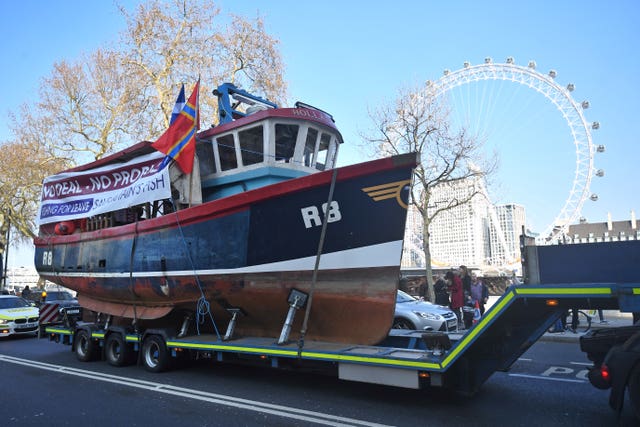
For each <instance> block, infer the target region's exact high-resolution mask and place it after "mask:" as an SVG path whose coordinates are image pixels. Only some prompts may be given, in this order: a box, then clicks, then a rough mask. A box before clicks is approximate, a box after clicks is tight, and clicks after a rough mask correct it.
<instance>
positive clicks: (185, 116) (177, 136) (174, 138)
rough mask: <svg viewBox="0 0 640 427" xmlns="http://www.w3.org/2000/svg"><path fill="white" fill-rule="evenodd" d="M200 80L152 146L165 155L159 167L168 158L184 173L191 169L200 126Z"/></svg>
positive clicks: (163, 164)
mask: <svg viewBox="0 0 640 427" xmlns="http://www.w3.org/2000/svg"><path fill="white" fill-rule="evenodd" d="M199 90H200V80H198V82H197V83H196V85H195V86H194V88H193V92H192V93H191V96H190V97H189V100H188V101H187V103H186V104H184V107H182V110H180V114H179V115H178V117H177V118H176V119H175V120H174V121H173V123H171V124H170V125H169V129H167V130H166V131H165V133H163V134H162V136H161V137H160V138H158V140H157V141H156V142H154V143H153V144H152V146H153V148H155V149H156V150H158V151H161V152H163V153H164V154H166V155H167V157H165V159H164V160H163V162H162V164H161V165H160V168H161V169H162V168H163V167H165V166H166V165H167V164H168V163H169V161H170V160H174V161H175V162H176V163H178V166H180V169H181V170H182V172H184V173H191V171H192V170H193V159H194V156H195V151H196V132H197V130H198V129H199V128H200V116H199V113H198V92H199Z"/></svg>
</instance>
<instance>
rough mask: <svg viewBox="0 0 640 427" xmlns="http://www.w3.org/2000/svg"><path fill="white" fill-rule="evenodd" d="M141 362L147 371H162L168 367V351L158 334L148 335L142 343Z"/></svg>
mask: <svg viewBox="0 0 640 427" xmlns="http://www.w3.org/2000/svg"><path fill="white" fill-rule="evenodd" d="M142 363H143V365H144V368H145V369H146V370H147V371H149V372H162V371H166V370H167V369H168V368H169V351H168V350H167V345H166V344H165V342H164V340H163V339H162V338H161V337H160V336H158V335H149V336H148V337H147V338H145V340H144V343H143V344H142Z"/></svg>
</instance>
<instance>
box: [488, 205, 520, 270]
mask: <svg viewBox="0 0 640 427" xmlns="http://www.w3.org/2000/svg"><path fill="white" fill-rule="evenodd" d="M494 211H495V219H494V220H493V221H491V228H490V233H489V238H490V239H491V241H490V248H491V255H490V259H491V263H492V264H493V265H505V264H514V263H515V264H518V263H520V235H521V234H522V228H523V227H524V225H525V220H526V217H525V210H524V206H521V205H517V204H515V203H509V204H505V205H496V206H495V207H494ZM494 224H497V225H498V226H499V228H498V227H497V226H495V225H494Z"/></svg>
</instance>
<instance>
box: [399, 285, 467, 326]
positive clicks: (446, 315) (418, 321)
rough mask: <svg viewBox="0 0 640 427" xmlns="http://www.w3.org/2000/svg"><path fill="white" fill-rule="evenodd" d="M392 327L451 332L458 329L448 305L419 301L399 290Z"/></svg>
mask: <svg viewBox="0 0 640 427" xmlns="http://www.w3.org/2000/svg"><path fill="white" fill-rule="evenodd" d="M392 327H393V329H413V330H420V331H442V332H451V331H457V330H458V318H457V317H456V315H455V313H454V312H453V311H451V309H450V308H449V307H444V306H442V305H436V304H432V303H430V302H427V301H421V300H419V299H416V298H414V297H412V296H411V295H409V294H407V293H405V292H402V291H400V290H399V291H398V295H397V297H396V311H395V316H394V319H393V326H392Z"/></svg>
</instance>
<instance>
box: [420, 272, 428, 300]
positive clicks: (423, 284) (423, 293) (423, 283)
mask: <svg viewBox="0 0 640 427" xmlns="http://www.w3.org/2000/svg"><path fill="white" fill-rule="evenodd" d="M418 295H419V296H420V298H422V300H423V301H429V299H430V298H429V286H428V285H427V278H426V277H421V278H420V286H418Z"/></svg>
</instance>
